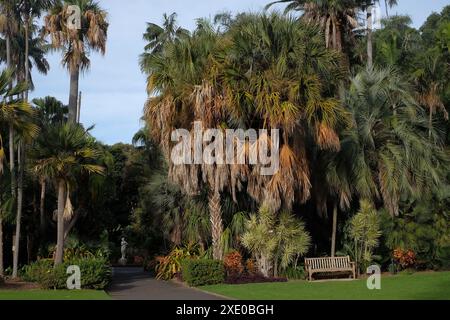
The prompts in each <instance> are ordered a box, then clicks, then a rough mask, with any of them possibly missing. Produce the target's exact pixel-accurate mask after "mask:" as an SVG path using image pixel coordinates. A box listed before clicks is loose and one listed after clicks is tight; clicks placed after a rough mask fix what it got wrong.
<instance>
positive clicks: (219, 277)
mask: <svg viewBox="0 0 450 320" xmlns="http://www.w3.org/2000/svg"><path fill="white" fill-rule="evenodd" d="M182 274H183V280H184V281H186V283H187V284H188V285H190V286H192V287H199V286H204V285H211V284H219V283H223V282H224V281H225V267H224V265H223V262H222V261H218V260H209V259H198V260H192V259H187V260H184V261H183V263H182Z"/></svg>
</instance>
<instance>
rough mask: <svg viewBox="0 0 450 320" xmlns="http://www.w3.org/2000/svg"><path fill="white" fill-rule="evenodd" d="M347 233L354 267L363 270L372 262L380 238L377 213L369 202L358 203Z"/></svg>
mask: <svg viewBox="0 0 450 320" xmlns="http://www.w3.org/2000/svg"><path fill="white" fill-rule="evenodd" d="M348 231H349V235H350V237H351V239H352V240H353V243H354V251H353V253H354V258H355V262H356V265H357V266H358V268H359V269H362V270H365V269H366V268H367V267H368V266H369V265H370V263H371V262H372V260H373V250H374V249H375V248H376V247H377V246H378V243H379V238H380V236H381V231H380V221H379V218H378V213H377V211H376V210H375V209H374V207H373V205H372V204H371V203H370V202H369V201H367V200H362V201H361V202H360V210H359V212H358V213H357V214H356V215H355V216H353V217H352V218H351V219H350V221H349V229H348Z"/></svg>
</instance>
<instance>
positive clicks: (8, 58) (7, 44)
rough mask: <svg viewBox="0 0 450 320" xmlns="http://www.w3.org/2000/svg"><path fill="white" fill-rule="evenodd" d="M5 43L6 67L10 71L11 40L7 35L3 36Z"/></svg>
mask: <svg viewBox="0 0 450 320" xmlns="http://www.w3.org/2000/svg"><path fill="white" fill-rule="evenodd" d="M5 41H6V66H7V67H8V68H9V69H11V67H12V58H11V38H10V37H9V35H8V33H6V36H5Z"/></svg>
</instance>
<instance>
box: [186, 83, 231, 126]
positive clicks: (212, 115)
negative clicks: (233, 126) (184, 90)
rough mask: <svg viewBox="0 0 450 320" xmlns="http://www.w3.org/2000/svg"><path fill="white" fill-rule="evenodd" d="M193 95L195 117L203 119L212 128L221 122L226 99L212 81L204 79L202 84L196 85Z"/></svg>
mask: <svg viewBox="0 0 450 320" xmlns="http://www.w3.org/2000/svg"><path fill="white" fill-rule="evenodd" d="M191 97H192V101H193V103H194V115H195V118H196V119H199V120H201V121H202V122H203V124H204V126H206V127H208V128H212V127H213V126H215V125H216V124H218V123H220V122H221V119H222V118H223V111H224V106H225V99H224V97H223V96H222V95H220V94H218V93H217V92H216V90H215V88H214V87H213V86H212V85H211V83H209V82H208V81H203V82H202V85H200V86H195V87H194V90H193V92H192V95H191Z"/></svg>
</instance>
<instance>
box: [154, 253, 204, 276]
mask: <svg viewBox="0 0 450 320" xmlns="http://www.w3.org/2000/svg"><path fill="white" fill-rule="evenodd" d="M202 255H203V254H202V252H200V249H199V247H198V246H196V245H187V246H186V247H183V248H178V247H175V248H173V249H172V251H171V252H170V253H169V254H168V255H167V256H160V257H156V259H155V260H156V267H155V271H156V279H158V280H170V279H173V278H175V277H176V276H177V275H179V274H180V273H181V263H182V262H183V260H186V259H196V258H199V257H200V256H202Z"/></svg>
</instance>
